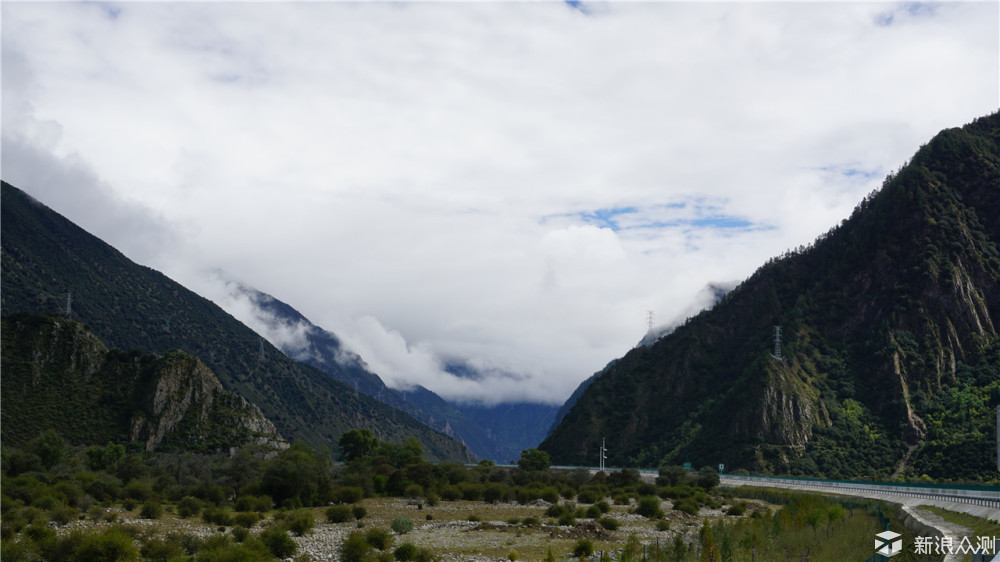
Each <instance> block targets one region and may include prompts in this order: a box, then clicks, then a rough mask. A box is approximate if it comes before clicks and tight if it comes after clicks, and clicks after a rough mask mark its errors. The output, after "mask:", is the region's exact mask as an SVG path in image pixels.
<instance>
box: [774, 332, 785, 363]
mask: <svg viewBox="0 0 1000 562" xmlns="http://www.w3.org/2000/svg"><path fill="white" fill-rule="evenodd" d="M771 357H774V358H775V359H777V360H778V361H783V360H784V359H785V358H784V357H782V356H781V326H775V327H774V353H772V354H771Z"/></svg>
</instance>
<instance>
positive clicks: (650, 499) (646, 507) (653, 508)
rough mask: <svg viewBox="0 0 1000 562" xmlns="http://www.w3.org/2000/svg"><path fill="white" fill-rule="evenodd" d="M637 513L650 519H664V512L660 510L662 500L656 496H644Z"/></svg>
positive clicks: (640, 500)
mask: <svg viewBox="0 0 1000 562" xmlns="http://www.w3.org/2000/svg"><path fill="white" fill-rule="evenodd" d="M635 512H636V513H638V514H639V515H642V516H643V517H648V518H649V519H659V518H661V517H663V510H662V509H660V498H658V497H656V496H642V497H641V498H639V504H638V506H636V508H635Z"/></svg>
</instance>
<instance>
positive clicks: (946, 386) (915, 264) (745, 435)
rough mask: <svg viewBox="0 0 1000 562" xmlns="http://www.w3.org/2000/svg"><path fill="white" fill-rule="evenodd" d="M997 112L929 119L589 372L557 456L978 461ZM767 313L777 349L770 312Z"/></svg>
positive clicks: (874, 468)
mask: <svg viewBox="0 0 1000 562" xmlns="http://www.w3.org/2000/svg"><path fill="white" fill-rule="evenodd" d="M998 245H1000V114H994V115H991V116H988V117H983V118H980V119H978V120H976V121H975V122H973V123H971V124H969V125H967V126H965V127H963V128H961V129H959V128H955V129H948V130H945V131H942V132H941V133H939V134H938V135H937V136H935V138H934V139H933V140H932V141H931V142H929V143H928V144H927V145H925V146H923V147H921V148H920V150H919V151H918V152H917V153H916V154H915V155H914V156H913V158H912V160H911V161H910V162H909V163H908V164H906V165H905V166H903V167H902V168H901V169H900V170H899V172H898V173H897V174H894V175H891V176H890V177H889V178H887V179H886V181H885V182H884V183H883V186H882V188H881V189H880V190H878V191H877V192H875V193H873V194H871V195H870V196H869V197H867V198H866V199H865V200H864V201H863V202H862V203H861V204H860V205H858V207H857V208H856V209H855V212H854V213H853V214H852V215H851V217H850V218H849V219H847V220H845V221H843V222H842V223H841V224H840V225H839V226H837V227H835V228H833V229H831V230H830V231H829V232H828V233H827V234H826V235H824V236H822V237H820V238H819V239H818V240H816V242H815V243H814V244H812V245H811V246H809V247H808V248H799V249H797V250H796V251H794V252H789V253H788V254H786V255H784V256H782V257H780V258H778V259H773V260H771V261H769V262H768V263H767V264H765V265H764V266H762V267H761V268H760V269H758V270H757V272H755V273H754V274H753V275H752V276H751V277H750V278H749V279H747V280H746V281H744V282H743V283H742V284H741V285H739V286H738V287H737V288H736V289H735V290H733V291H732V292H731V293H729V294H728V295H726V296H725V297H724V298H723V299H722V301H721V302H720V303H719V304H718V305H716V306H715V307H714V308H712V309H711V310H708V311H705V312H703V313H701V314H699V315H697V316H695V317H693V318H691V319H690V320H689V321H687V322H686V323H685V324H684V325H683V326H681V327H679V328H678V329H677V330H676V331H675V332H674V333H672V334H670V335H669V336H666V337H664V338H662V339H660V340H659V341H657V342H656V343H655V344H654V345H652V346H650V347H639V348H636V349H634V350H632V351H631V352H629V353H628V354H627V355H625V356H624V357H622V358H621V359H620V360H618V361H616V362H614V363H613V364H612V365H610V366H609V367H608V368H607V369H606V371H605V372H604V373H603V374H602V375H601V376H600V377H597V378H596V379H595V380H594V381H593V383H592V384H591V385H590V386H589V387H588V388H587V390H586V392H585V393H584V394H583V396H582V397H580V399H579V401H578V402H577V404H576V405H575V406H574V407H573V408H572V410H571V411H570V412H569V413H568V414H567V415H566V417H565V418H564V419H563V421H562V423H561V424H560V425H559V426H558V427H557V428H556V429H555V430H554V431H553V433H552V434H551V436H550V437H549V438H548V439H547V440H546V441H545V442H544V443H543V444H542V446H541V447H542V448H543V449H544V450H546V451H548V452H549V453H550V454H551V455H552V457H553V461H554V462H556V463H559V464H576V463H588V464H596V462H597V461H596V459H597V448H598V447H599V446H600V442H601V438H602V437H606V438H607V440H608V445H607V446H608V448H609V449H610V450H611V451H612V456H613V457H614V458H612V459H609V461H608V462H609V464H626V465H628V464H634V465H643V466H656V465H657V464H659V463H661V462H670V463H678V464H679V463H681V462H686V461H689V462H693V463H695V465H696V466H700V465H703V464H711V465H712V466H715V465H716V464H717V463H725V465H726V467H727V469H729V470H732V469H736V468H746V469H750V470H754V471H765V472H768V471H773V472H781V473H788V472H790V473H792V474H810V475H824V476H832V477H853V476H872V475H883V476H889V475H892V474H897V473H899V474H908V475H916V476H919V475H921V474H928V475H930V476H933V477H941V478H996V477H997V476H998V475H997V473H996V448H995V438H996V436H995V433H994V431H995V430H994V429H993V428H994V424H995V408H996V406H997V404H998V403H1000V338H998V330H1000V252H998ZM775 326H780V327H781V329H782V345H781V355H782V356H783V359H781V360H778V359H776V358H774V357H773V356H772V353H773V352H774V345H773V337H774V327H775Z"/></svg>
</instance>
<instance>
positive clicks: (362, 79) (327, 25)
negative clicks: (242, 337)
mask: <svg viewBox="0 0 1000 562" xmlns="http://www.w3.org/2000/svg"><path fill="white" fill-rule="evenodd" d="M908 6H911V5H897V4H889V3H872V4H858V3H845V4H837V3H831V4H826V3H823V4H812V3H745V4H726V3H693V2H691V3H623V4H618V3H604V4H599V5H593V6H592V9H590V10H589V11H587V13H582V12H581V11H579V10H574V9H572V8H570V7H569V6H566V5H563V4H561V3H544V4H540V3H492V2H491V3H472V4H460V3H433V2H428V3H416V4H398V3H393V4H388V3H374V4H366V3H318V4H313V3H296V2H286V3H262V4H252V3H251V4H246V3H237V4H233V3H191V4H186V3H150V4H141V3H123V4H117V5H109V4H95V3H81V4H61V3H60V4H38V3H35V4H32V3H4V4H2V6H0V9H2V10H3V14H2V15H3V20H4V26H3V69H2V72H3V81H2V82H3V85H2V88H3V92H2V93H3V101H4V105H3V110H4V113H3V177H4V179H6V180H8V181H11V182H12V183H14V184H15V185H19V186H20V187H22V188H24V189H26V190H27V191H29V192H30V193H32V194H34V195H35V196H36V197H38V198H39V199H41V200H42V201H43V202H45V203H46V204H48V205H50V206H53V207H54V208H56V209H57V210H59V211H60V212H62V213H64V214H66V215H67V216H68V217H69V218H71V219H73V220H75V221H77V222H79V223H81V224H82V225H83V226H84V227H86V228H89V229H91V230H93V231H94V232H95V233H96V234H99V235H101V236H102V237H103V238H105V239H106V240H107V241H109V242H110V243H112V244H114V245H116V246H118V247H119V248H122V249H127V251H126V253H127V254H128V255H130V256H131V257H133V258H134V259H137V260H138V261H140V262H143V263H147V264H149V265H153V266H154V267H158V268H160V269H162V270H164V271H165V272H166V273H168V274H170V275H172V276H174V277H175V278H177V279H178V280H180V281H182V282H185V283H188V284H189V285H191V286H193V287H195V288H198V287H201V288H202V290H203V291H205V292H211V290H212V289H211V284H210V283H208V282H206V281H204V280H203V279H201V278H200V274H199V273H198V272H199V271H201V270H203V269H204V268H221V269H223V270H226V271H228V272H230V273H231V274H232V275H234V276H235V277H237V278H239V279H240V280H242V281H244V282H247V283H249V284H251V285H254V286H256V287H258V288H260V289H261V290H264V291H266V292H269V293H272V294H274V295H275V296H277V297H279V298H281V299H282V300H284V301H286V302H289V303H290V304H292V305H294V306H295V307H296V308H298V309H300V310H301V311H302V312H303V313H305V314H306V316H308V317H309V318H310V319H312V320H313V321H314V322H316V323H317V324H320V325H322V326H323V327H325V328H328V329H330V330H332V331H334V332H336V333H338V335H341V336H342V337H343V338H344V339H345V341H347V342H348V343H349V344H351V345H352V346H353V348H354V349H355V351H357V352H358V353H360V354H361V355H362V357H364V359H365V360H366V361H367V362H368V363H369V364H370V365H371V366H372V367H373V370H375V371H376V372H379V374H380V375H383V376H384V377H385V378H386V379H389V380H392V381H393V384H396V385H400V386H405V385H406V384H408V383H419V384H425V385H426V386H428V387H429V388H431V389H433V390H435V391H437V392H440V393H442V394H446V395H451V396H462V397H469V398H474V397H477V396H486V395H488V396H490V397H496V396H520V397H531V398H533V399H545V400H551V401H559V400H562V399H564V398H565V397H566V396H567V395H568V394H569V392H570V391H571V390H572V389H573V387H575V385H576V384H577V382H579V381H580V380H582V379H583V378H585V377H586V376H588V375H589V374H591V373H592V372H594V371H596V370H598V369H600V368H601V367H603V365H604V364H605V363H606V362H607V361H608V360H609V359H611V358H613V357H615V356H619V355H621V354H622V353H623V352H624V351H625V350H627V349H628V347H630V346H631V345H633V344H634V343H635V342H636V341H637V340H638V339H639V338H640V337H641V336H642V334H643V333H644V331H645V322H644V320H645V315H646V311H647V310H653V311H655V312H656V315H657V317H659V318H673V317H675V316H677V315H679V314H683V313H685V311H687V310H688V307H689V305H690V303H691V302H692V301H693V300H695V299H696V295H697V294H698V292H699V291H700V290H701V288H702V287H704V285H705V284H706V283H707V282H710V281H720V280H722V281H728V280H731V279H739V278H743V277H745V276H746V275H748V274H749V273H751V272H752V271H753V269H754V268H756V267H757V266H758V265H759V264H760V263H762V262H763V261H764V260H766V259H767V258H768V257H770V256H773V255H775V254H778V253H780V252H782V251H783V250H785V249H786V248H789V247H794V246H798V245H800V244H805V243H808V242H810V241H811V240H812V239H813V238H814V237H815V236H817V235H819V234H821V233H822V232H825V231H826V230H827V229H829V228H830V226H832V225H834V224H836V223H838V222H839V221H840V220H841V219H842V218H844V217H846V216H847V215H848V214H849V213H850V211H851V209H852V208H853V206H854V205H855V204H856V203H857V201H859V200H860V199H861V198H862V197H863V196H864V195H865V194H867V193H868V192H869V191H871V190H872V189H874V188H875V187H876V186H878V185H879V184H880V183H881V180H882V178H883V177H884V176H885V174H886V173H888V172H889V171H890V170H892V169H895V168H896V167H898V166H899V165H900V164H901V163H902V162H903V161H904V160H905V159H906V158H908V157H909V156H910V155H911V154H912V153H913V152H914V151H915V150H916V148H917V147H918V146H919V145H920V144H921V143H923V142H926V141H927V140H928V139H929V138H930V137H931V136H932V135H933V134H934V133H935V132H937V131H938V130H939V129H941V128H944V127H950V126H956V125H960V124H963V123H964V122H967V121H970V120H971V119H973V118H974V117H977V116H979V115H983V114H986V113H989V112H992V111H995V110H996V109H997V106H998V92H997V85H998V83H1000V77H998V72H1000V71H998V68H1000V64H998V54H997V53H998V51H1000V49H998V43H1000V40H998V33H1000V32H998V29H997V26H996V21H997V17H998V14H997V12H998V7H997V5H996V4H995V3H958V4H940V5H935V8H934V9H933V10H917V9H912V6H911V7H908ZM99 202H109V204H107V205H105V204H98V203H99ZM128 217H132V218H131V219H130V220H131V222H130V220H129V219H128ZM102 225H103V226H102ZM148 225H151V226H148ZM227 306H231V307H232V306H235V304H233V303H229V304H228V305H227ZM260 329H263V328H260ZM285 335H287V336H289V337H292V336H294V334H292V333H289V334H285ZM274 337H278V336H274ZM455 357H458V358H464V359H467V360H469V361H470V362H472V363H473V364H478V365H482V366H484V368H486V369H487V370H488V371H490V372H493V373H516V374H517V375H518V376H523V377H525V380H518V379H517V377H509V376H500V375H498V376H494V377H489V378H487V379H486V380H485V381H480V382H479V383H470V382H467V381H458V380H455V379H454V377H451V376H450V375H448V374H447V373H445V372H444V371H443V367H442V365H443V363H444V359H443V358H455ZM487 367H488V368H487ZM379 369H382V371H379ZM476 385H478V386H476Z"/></svg>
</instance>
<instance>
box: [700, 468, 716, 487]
mask: <svg viewBox="0 0 1000 562" xmlns="http://www.w3.org/2000/svg"><path fill="white" fill-rule="evenodd" d="M696 484H697V485H698V487H700V488H704V489H706V490H711V489H712V488H714V487H716V486H718V485H719V473H718V472H716V470H715V469H714V468H712V467H710V466H707V465H706V466H703V467H701V468H700V469H699V470H698V477H697V480H696Z"/></svg>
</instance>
